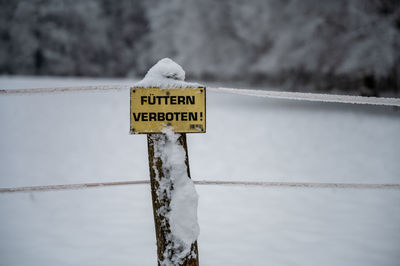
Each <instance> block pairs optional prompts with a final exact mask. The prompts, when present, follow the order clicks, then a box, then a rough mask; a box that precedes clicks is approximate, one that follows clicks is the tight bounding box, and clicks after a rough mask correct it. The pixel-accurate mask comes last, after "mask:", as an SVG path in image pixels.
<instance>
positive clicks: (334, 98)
mask: <svg viewBox="0 0 400 266" xmlns="http://www.w3.org/2000/svg"><path fill="white" fill-rule="evenodd" d="M129 88H130V86H126V85H114V86H85V87H64V88H33V89H0V95H10V94H36V93H56V92H74V91H106V90H128V89H129ZM207 89H208V90H209V91H213V92H223V93H231V94H239V95H247V96H255V97H266V98H273V99H288V100H298V101H315V102H330V103H353V104H371V105H386V106H400V98H384V97H364V96H351V95H335V94H322V93H304V92H287V91H269V90H252V89H237V88H223V87H219V88H213V87H211V88H207Z"/></svg>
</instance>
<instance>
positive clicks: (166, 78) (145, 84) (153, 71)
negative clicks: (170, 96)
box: [135, 58, 203, 89]
mask: <svg viewBox="0 0 400 266" xmlns="http://www.w3.org/2000/svg"><path fill="white" fill-rule="evenodd" d="M184 80H185V71H184V70H183V68H182V67H181V66H180V65H178V64H177V63H175V62H174V61H173V60H172V59H170V58H163V59H161V60H160V61H158V62H157V63H156V64H155V65H154V66H152V67H151V68H150V69H149V71H147V74H146V75H145V76H144V78H143V79H142V80H141V81H139V82H138V83H136V84H135V87H140V88H154V87H157V88H161V89H171V88H197V87H203V86H202V85H200V84H197V83H189V82H185V81H184Z"/></svg>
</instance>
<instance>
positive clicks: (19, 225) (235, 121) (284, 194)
mask: <svg viewBox="0 0 400 266" xmlns="http://www.w3.org/2000/svg"><path fill="white" fill-rule="evenodd" d="M133 83H134V81H131V80H96V79H71V78H31V77H15V78H12V77H1V78H0V88H1V89H3V88H7V89H13V88H35V87H59V86H84V85H110V84H133ZM0 123H1V124H0V125H1V138H0V187H14V186H29V185H50V184H66V183H86V182H103V181H104V182H108V181H125V180H145V179H148V176H149V173H148V162H147V146H146V145H147V142H146V137H145V136H144V135H134V136H132V135H129V92H128V91H127V90H125V91H85V92H83V91H82V92H68V93H51V94H29V95H26V94H25V95H22V94H18V95H0ZM399 136H400V111H399V110H398V109H394V108H392V107H380V106H366V105H351V104H334V103H317V102H298V101H290V100H274V99H267V98H257V97H251V96H242V95H234V94H228V93H217V92H214V91H213V92H208V93H207V133H206V134H189V135H188V146H189V156H190V166H191V172H192V176H193V179H195V180H222V181H226V180H237V181H239V180H240V181H298V182H302V181H304V182H344V183H400V164H399V163H398V162H399V159H400V142H399ZM196 189H197V191H198V193H199V195H200V201H199V213H198V216H199V224H200V237H199V256H200V263H201V265H398V264H399V262H400V191H399V190H389V189H386V190H385V189H382V190H372V189H363V190H361V189H329V188H326V189H316V188H313V189H307V188H265V187H246V186H244V187H234V186H197V187H196ZM0 213H1V215H0V236H1V237H0V265H155V264H156V246H155V234H154V228H153V227H154V225H153V217H152V209H151V200H150V189H149V186H147V185H136V186H125V187H113V188H111V187H104V188H97V189H87V190H75V191H55V192H35V193H13V194H0Z"/></svg>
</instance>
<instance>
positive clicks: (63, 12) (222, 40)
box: [0, 0, 400, 95]
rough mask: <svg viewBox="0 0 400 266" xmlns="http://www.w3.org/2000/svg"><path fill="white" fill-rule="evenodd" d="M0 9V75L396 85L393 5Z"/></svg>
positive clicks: (399, 65)
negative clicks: (164, 71) (159, 72)
mask: <svg viewBox="0 0 400 266" xmlns="http://www.w3.org/2000/svg"><path fill="white" fill-rule="evenodd" d="M0 3H1V6H2V8H1V11H0V12H1V15H2V16H1V18H0V20H2V21H1V26H0V31H1V40H0V44H1V47H2V49H1V51H0V59H1V62H0V71H1V73H11V74H15V73H21V74H54V75H90V76H126V75H143V73H144V71H146V70H147V69H148V68H149V67H150V66H151V65H153V64H154V63H155V62H157V61H158V60H159V59H160V58H163V57H171V58H173V59H174V60H176V61H177V62H178V63H180V64H181V65H183V66H184V67H185V69H187V72H188V76H189V78H196V79H215V80H220V81H225V82H226V81H243V82H251V83H253V84H261V83H266V84H269V85H273V86H277V87H286V88H289V89H296V90H301V89H304V88H311V89H319V90H332V89H341V90H358V93H360V91H362V93H365V94H370V95H374V94H378V89H383V88H385V89H391V90H398V88H399V87H400V77H399V76H400V75H399V74H400V52H399V51H400V4H399V1H396V0H354V1H346V0H336V1H317V0H269V1H264V0H249V1H241V0H220V1H212V0H202V1H195V0H186V1H185V0H170V1H160V0H148V1H139V0H123V1H112V0H88V1H79V2H76V1H71V0H16V1H2V2H0Z"/></svg>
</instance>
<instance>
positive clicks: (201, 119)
mask: <svg viewBox="0 0 400 266" xmlns="http://www.w3.org/2000/svg"><path fill="white" fill-rule="evenodd" d="M200 121H203V112H200Z"/></svg>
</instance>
